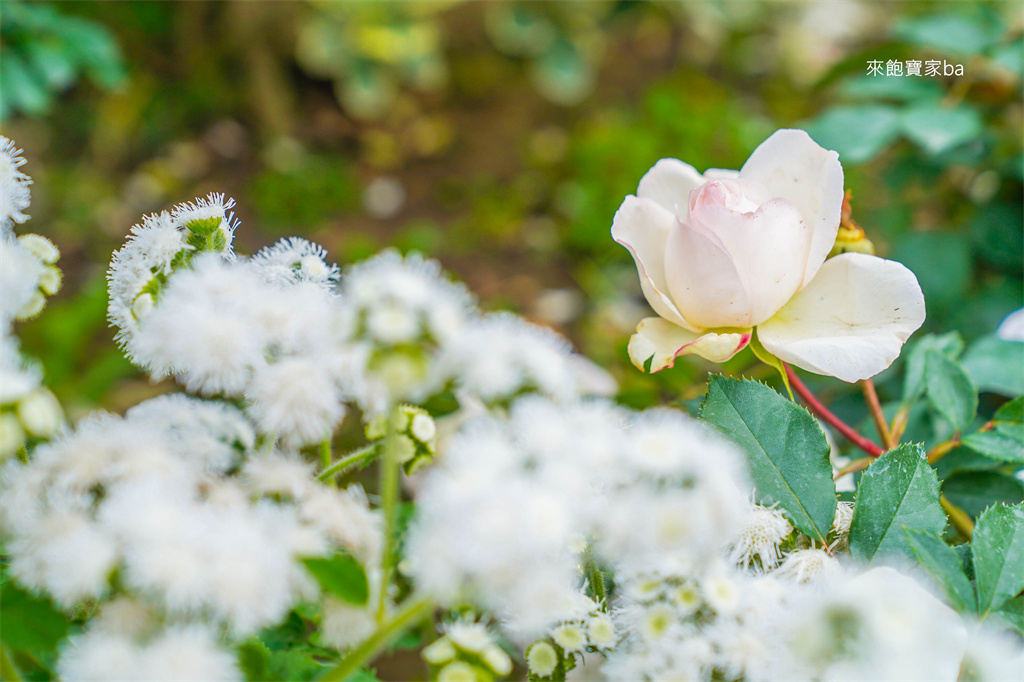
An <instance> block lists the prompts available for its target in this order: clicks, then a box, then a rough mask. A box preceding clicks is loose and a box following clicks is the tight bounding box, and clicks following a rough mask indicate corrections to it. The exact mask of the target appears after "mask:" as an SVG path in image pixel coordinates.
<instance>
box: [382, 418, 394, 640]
mask: <svg viewBox="0 0 1024 682" xmlns="http://www.w3.org/2000/svg"><path fill="white" fill-rule="evenodd" d="M396 435H397V434H396V432H395V419H394V414H393V411H392V410H389V411H388V431H387V435H386V436H385V437H384V446H383V449H384V453H383V456H382V457H381V460H380V508H381V511H382V512H383V514H384V545H383V548H382V549H383V552H382V554H381V560H380V596H379V600H378V602H377V622H378V623H382V622H384V616H385V615H386V613H387V603H388V599H387V597H388V585H390V584H391V572H392V571H393V570H394V564H395V546H394V545H395V525H396V524H397V520H398V466H399V463H398V453H397V452H396V445H397V443H398V440H397V438H396Z"/></svg>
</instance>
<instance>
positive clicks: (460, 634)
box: [445, 619, 492, 654]
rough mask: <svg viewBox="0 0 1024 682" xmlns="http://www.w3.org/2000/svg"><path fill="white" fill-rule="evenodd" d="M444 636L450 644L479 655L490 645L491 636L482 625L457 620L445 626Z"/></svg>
mask: <svg viewBox="0 0 1024 682" xmlns="http://www.w3.org/2000/svg"><path fill="white" fill-rule="evenodd" d="M445 634H447V635H448V639H450V640H451V642H452V644H454V645H455V646H457V647H458V648H460V649H462V650H463V651H468V652H471V653H474V654H479V653H482V652H483V651H484V649H486V648H487V646H488V645H489V644H491V643H492V639H491V635H490V633H488V632H487V628H486V626H484V624H483V623H477V622H474V621H471V620H465V619H463V620H457V621H455V622H453V623H449V624H448V625H446V626H445Z"/></svg>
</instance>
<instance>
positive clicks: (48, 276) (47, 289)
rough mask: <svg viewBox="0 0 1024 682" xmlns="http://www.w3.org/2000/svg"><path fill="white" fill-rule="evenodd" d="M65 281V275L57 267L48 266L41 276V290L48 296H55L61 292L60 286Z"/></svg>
mask: <svg viewBox="0 0 1024 682" xmlns="http://www.w3.org/2000/svg"><path fill="white" fill-rule="evenodd" d="M63 280H64V273H62V272H61V271H60V268H58V267H57V266H55V265H47V266H46V267H45V268H43V273H42V274H41V275H40V276H39V288H40V289H42V291H43V293H44V294H46V295H47V296H53V295H54V294H56V293H57V292H58V291H60V285H61V283H62V282H63Z"/></svg>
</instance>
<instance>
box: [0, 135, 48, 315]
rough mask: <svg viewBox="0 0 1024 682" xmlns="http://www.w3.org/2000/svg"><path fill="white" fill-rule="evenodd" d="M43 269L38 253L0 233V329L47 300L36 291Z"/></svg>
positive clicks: (0, 156)
mask: <svg viewBox="0 0 1024 682" xmlns="http://www.w3.org/2000/svg"><path fill="white" fill-rule="evenodd" d="M0 158H2V155H0ZM0 165H2V161H0ZM43 270H44V265H43V262H42V261H41V260H39V257H38V256H36V255H35V254H33V253H31V252H30V251H28V249H26V248H24V247H23V246H22V245H21V244H20V242H18V241H16V240H15V239H13V238H12V237H11V236H10V235H7V234H4V235H0V328H6V327H7V325H8V324H9V323H10V321H11V320H12V319H14V318H15V317H17V318H25V317H30V316H31V315H30V314H29V313H31V312H32V310H34V309H36V308H38V309H40V310H41V309H42V308H41V305H40V303H43V304H45V302H46V299H45V298H43V296H42V294H41V293H40V292H39V280H40V278H41V277H42V276H43ZM37 312H38V311H37Z"/></svg>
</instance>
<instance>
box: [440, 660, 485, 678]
mask: <svg viewBox="0 0 1024 682" xmlns="http://www.w3.org/2000/svg"><path fill="white" fill-rule="evenodd" d="M477 679H478V678H477V672H476V670H474V669H473V666H471V665H470V664H469V663H466V662H465V661H453V662H451V663H449V664H448V665H446V666H445V667H443V668H441V671H440V672H439V673H437V682H477Z"/></svg>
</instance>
